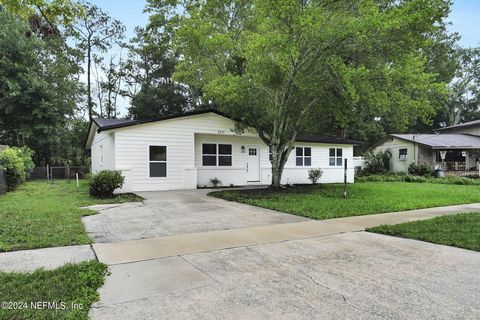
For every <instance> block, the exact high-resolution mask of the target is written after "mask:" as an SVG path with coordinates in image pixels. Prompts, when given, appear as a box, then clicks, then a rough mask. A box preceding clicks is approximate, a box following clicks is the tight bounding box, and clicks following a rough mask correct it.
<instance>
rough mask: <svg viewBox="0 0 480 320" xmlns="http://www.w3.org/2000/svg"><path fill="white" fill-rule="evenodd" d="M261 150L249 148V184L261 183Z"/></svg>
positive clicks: (255, 147) (254, 147)
mask: <svg viewBox="0 0 480 320" xmlns="http://www.w3.org/2000/svg"><path fill="white" fill-rule="evenodd" d="M259 151H260V149H259V147H258V146H247V182H253V181H260V152H259Z"/></svg>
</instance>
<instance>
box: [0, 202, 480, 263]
mask: <svg viewBox="0 0 480 320" xmlns="http://www.w3.org/2000/svg"><path fill="white" fill-rule="evenodd" d="M474 211H480V203H473V204H464V205H455V206H446V207H437V208H428V209H419V210H409V211H400V212H391V213H383V214H372V215H364V216H355V217H346V218H336V219H329V220H321V221H315V220H311V221H306V222H297V223H286V224H274V225H268V226H262V227H250V228H240V229H230V230H222V231H210V232H201V233H188V234H179V235H172V236H164V237H159V238H151V239H142V240H132V241H122V242H116V243H95V244H93V245H92V246H90V245H81V246H68V247H54V248H43V249H35V250H21V251H12V252H2V253H0V271H4V272H11V271H18V272H29V271H33V270H35V269H38V268H45V269H55V268H58V267H60V266H62V265H64V264H67V263H78V262H82V261H87V260H94V259H95V258H96V256H97V257H98V260H99V261H100V262H103V263H106V264H109V265H115V264H121V263H128V262H135V261H143V260H150V259H156V258H162V257H171V256H177V255H185V254H191V253H199V252H207V251H213V250H221V249H229V248H238V247H247V246H253V245H258V244H268V243H275V242H282V241H288V240H298V239H307V238H314V237H322V236H328V235H334V234H340V233H345V232H354V231H363V230H365V229H366V228H369V227H373V226H377V225H381V224H398V223H402V222H408V221H415V220H425V219H429V218H433V217H437V216H443V215H449V214H456V213H461V212H474ZM92 247H93V250H92ZM95 254H96V255H95Z"/></svg>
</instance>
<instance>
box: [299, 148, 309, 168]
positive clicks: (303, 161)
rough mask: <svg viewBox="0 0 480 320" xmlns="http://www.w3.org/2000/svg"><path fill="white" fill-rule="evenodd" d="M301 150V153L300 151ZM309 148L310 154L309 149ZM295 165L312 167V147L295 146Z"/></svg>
mask: <svg viewBox="0 0 480 320" xmlns="http://www.w3.org/2000/svg"><path fill="white" fill-rule="evenodd" d="M299 150H301V152H300V153H299V152H298V151H299ZM307 150H308V153H309V154H308V155H307V152H306V151H307ZM295 166H297V167H311V166H312V147H295Z"/></svg>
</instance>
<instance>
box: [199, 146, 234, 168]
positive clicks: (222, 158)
mask: <svg viewBox="0 0 480 320" xmlns="http://www.w3.org/2000/svg"><path fill="white" fill-rule="evenodd" d="M202 165H203V166H208V167H215V166H217V165H218V166H220V167H231V166H232V145H231V144H215V143H204V144H202Z"/></svg>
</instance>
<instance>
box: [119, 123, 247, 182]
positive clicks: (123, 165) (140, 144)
mask: <svg viewBox="0 0 480 320" xmlns="http://www.w3.org/2000/svg"><path fill="white" fill-rule="evenodd" d="M233 127H234V123H233V122H232V121H231V120H230V119H227V118H224V117H222V116H220V115H216V114H200V115H195V116H189V117H184V118H176V119H170V120H164V121H160V122H152V123H146V124H142V125H136V126H131V127H125V128H119V129H115V143H116V149H115V161H116V167H117V169H119V170H122V171H123V172H124V175H125V177H126V180H127V181H128V182H127V183H126V184H125V187H124V189H122V191H127V190H129V191H132V190H133V191H154V190H175V189H194V188H196V187H197V184H199V183H198V182H197V171H198V170H197V168H196V167H195V142H194V141H195V133H198V134H209V135H218V136H221V135H224V136H235V135H236V134H235V133H234V132H233V131H232V129H233ZM249 136H250V137H256V135H255V134H254V133H250V132H245V133H244V134H243V135H242V137H249ZM150 145H158V146H166V147H167V177H162V178H160V177H156V178H151V177H150V176H149V146H150ZM218 178H219V179H221V177H218ZM222 182H223V184H224V185H226V183H227V181H226V180H225V181H223V180H222Z"/></svg>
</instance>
